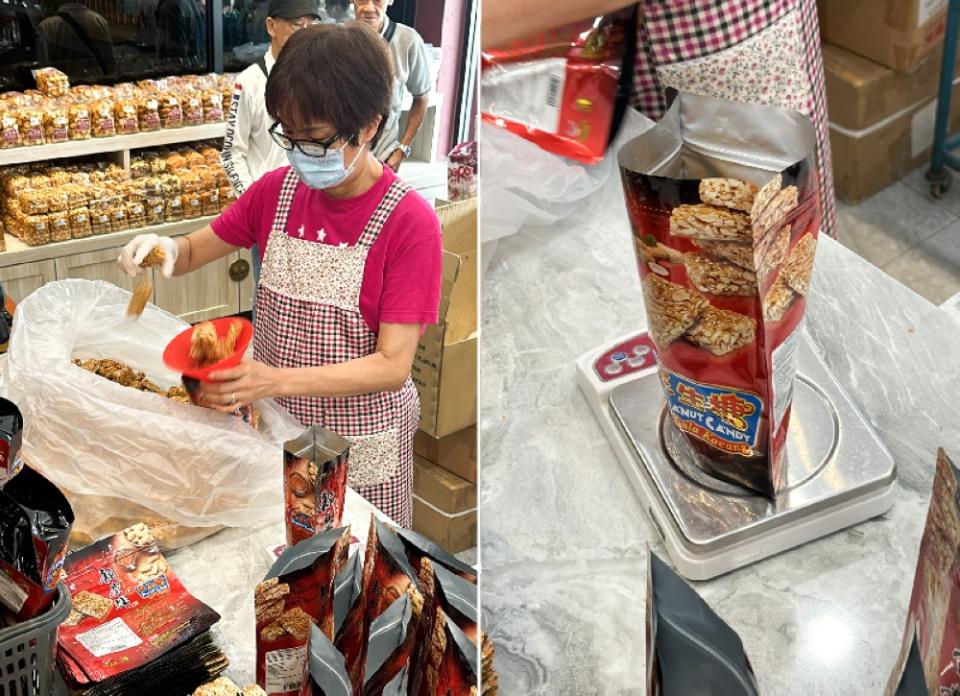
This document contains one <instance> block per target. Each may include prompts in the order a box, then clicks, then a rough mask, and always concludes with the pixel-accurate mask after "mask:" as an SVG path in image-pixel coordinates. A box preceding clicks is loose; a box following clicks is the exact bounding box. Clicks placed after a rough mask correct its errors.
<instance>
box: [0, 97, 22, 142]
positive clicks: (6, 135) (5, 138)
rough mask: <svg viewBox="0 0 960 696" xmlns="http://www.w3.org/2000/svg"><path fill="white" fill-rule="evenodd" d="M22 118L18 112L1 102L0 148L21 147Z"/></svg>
mask: <svg viewBox="0 0 960 696" xmlns="http://www.w3.org/2000/svg"><path fill="white" fill-rule="evenodd" d="M20 144H21V137H20V120H19V119H18V118H17V112H16V111H14V110H12V109H10V108H9V107H7V106H5V105H3V104H0V148H8V147H19V146H20Z"/></svg>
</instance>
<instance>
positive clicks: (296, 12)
mask: <svg viewBox="0 0 960 696" xmlns="http://www.w3.org/2000/svg"><path fill="white" fill-rule="evenodd" d="M319 21H320V10H319V9H318V7H317V3H316V0H272V2H271V3H270V6H269V8H268V9H267V21H266V27H267V33H268V34H269V35H270V48H269V49H268V50H267V52H266V53H264V54H263V55H262V56H261V57H260V58H258V59H257V61H256V62H255V63H254V64H253V65H251V66H249V67H248V68H247V69H246V70H244V71H243V72H242V73H240V74H239V75H238V76H237V82H236V85H235V86H234V91H233V101H232V102H231V105H230V112H229V113H228V114H227V131H226V137H225V138H224V140H223V150H221V152H220V163H221V164H222V165H223V169H224V171H225V172H226V173H227V178H228V179H229V180H230V185H231V186H232V187H233V190H234V192H235V193H236V194H237V197H238V198H239V197H240V196H242V195H243V193H244V191H246V190H247V189H248V188H250V185H251V184H252V183H253V182H254V181H256V180H257V179H259V178H260V177H261V176H263V175H264V174H266V173H267V172H270V171H273V170H274V169H277V168H278V167H282V166H284V165H285V164H287V155H286V153H285V152H284V151H283V150H282V149H281V148H280V146H279V145H277V144H276V143H275V142H274V141H273V138H271V137H270V133H269V128H270V125H271V124H272V123H273V119H271V118H270V116H269V115H268V114H267V106H266V102H265V100H264V94H265V93H266V89H267V77H268V76H269V75H270V71H271V70H272V69H273V66H274V63H276V61H277V56H279V55H280V49H282V48H283V46H284V44H286V43H287V39H289V38H290V37H291V36H293V34H294V32H296V31H297V30H298V29H302V28H304V27H308V26H310V25H313V24H316V23H317V22H319ZM251 252H252V255H253V278H254V285H256V283H257V282H258V281H259V280H260V254H259V252H258V250H257V248H256V246H254V247H253V249H252V250H251Z"/></svg>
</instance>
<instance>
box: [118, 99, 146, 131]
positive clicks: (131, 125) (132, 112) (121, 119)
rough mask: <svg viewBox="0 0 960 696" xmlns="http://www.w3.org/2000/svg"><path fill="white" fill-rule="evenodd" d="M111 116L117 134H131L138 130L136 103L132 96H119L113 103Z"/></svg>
mask: <svg viewBox="0 0 960 696" xmlns="http://www.w3.org/2000/svg"><path fill="white" fill-rule="evenodd" d="M113 117H114V122H115V123H116V129H117V135H132V134H134V133H139V132H140V123H139V119H138V117H137V104H136V102H135V101H134V100H133V98H132V97H120V98H119V99H118V100H117V102H116V103H115V104H114V105H113Z"/></svg>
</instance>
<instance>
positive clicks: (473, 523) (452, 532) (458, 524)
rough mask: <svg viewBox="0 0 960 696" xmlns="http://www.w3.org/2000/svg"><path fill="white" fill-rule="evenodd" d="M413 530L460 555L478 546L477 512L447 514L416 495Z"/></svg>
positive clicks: (414, 498)
mask: <svg viewBox="0 0 960 696" xmlns="http://www.w3.org/2000/svg"><path fill="white" fill-rule="evenodd" d="M413 529H414V531H416V532H419V533H420V534H423V535H424V536H425V537H427V538H429V539H432V540H433V541H435V542H437V543H438V544H440V546H442V547H443V548H445V549H446V550H447V551H449V552H450V553H459V552H460V551H465V550H467V549H470V548H473V547H474V546H476V545H477V511H476V510H475V509H474V510H468V511H466V512H461V513H458V514H456V515H451V514H447V513H444V512H440V511H439V510H437V509H436V508H434V507H432V506H430V505H429V504H428V503H426V502H425V501H424V500H423V499H422V498H420V497H419V496H417V495H414V496H413Z"/></svg>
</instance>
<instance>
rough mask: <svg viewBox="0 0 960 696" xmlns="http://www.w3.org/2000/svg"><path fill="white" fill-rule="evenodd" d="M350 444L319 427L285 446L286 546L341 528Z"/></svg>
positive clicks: (314, 426)
mask: <svg viewBox="0 0 960 696" xmlns="http://www.w3.org/2000/svg"><path fill="white" fill-rule="evenodd" d="M349 454H350V443H349V442H348V441H347V440H345V439H344V438H342V437H340V436H339V435H337V434H336V433H334V432H333V431H331V430H327V429H326V428H323V427H321V426H319V425H312V426H310V427H309V428H307V429H306V430H305V431H304V432H303V434H301V435H300V437H298V438H296V439H294V440H290V441H288V442H286V443H284V447H283V496H284V501H285V513H286V514H285V522H286V528H287V546H293V545H294V544H296V543H298V542H300V541H303V540H304V539H309V538H310V537H312V536H313V535H314V534H317V533H320V532H325V531H327V530H329V529H333V528H335V527H338V526H340V524H341V522H342V521H343V505H344V500H345V498H346V493H347V471H348V468H349Z"/></svg>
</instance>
